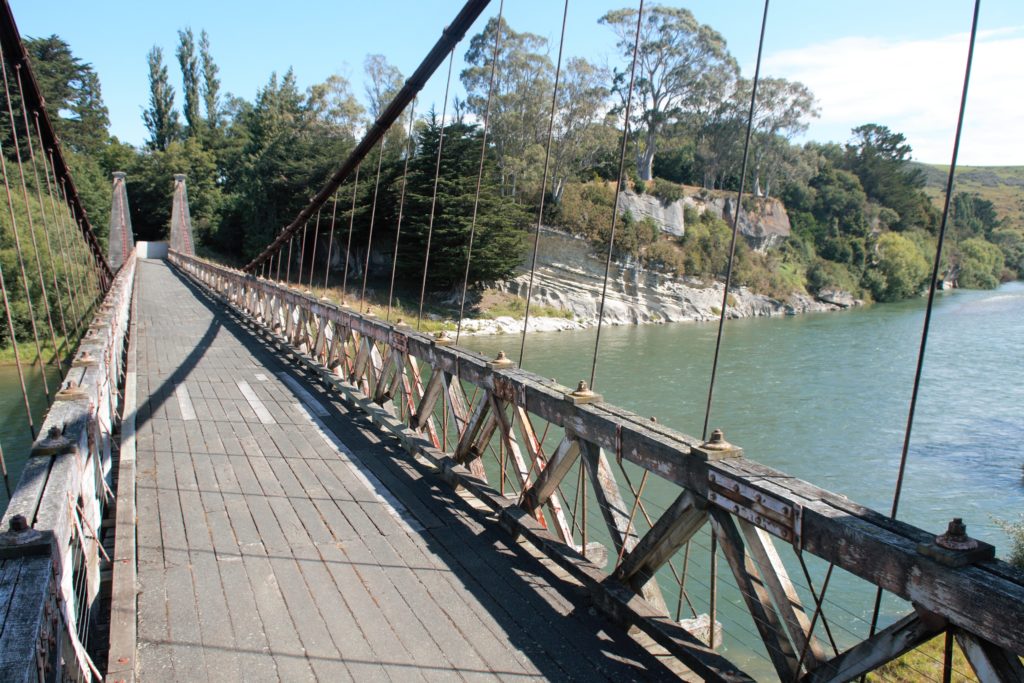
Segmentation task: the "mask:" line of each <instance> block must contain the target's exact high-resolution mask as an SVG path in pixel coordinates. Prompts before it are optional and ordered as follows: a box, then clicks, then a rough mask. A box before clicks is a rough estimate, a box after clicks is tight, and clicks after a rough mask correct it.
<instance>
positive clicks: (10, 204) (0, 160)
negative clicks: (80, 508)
mask: <svg viewBox="0 0 1024 683" xmlns="http://www.w3.org/2000/svg"><path fill="white" fill-rule="evenodd" d="M2 63H3V57H2V56H0V64H2ZM9 101H10V100H8V102H9ZM6 157H7V155H6V154H4V153H3V147H2V146H0V171H2V173H3V179H4V190H5V192H6V195H7V208H8V209H9V212H10V216H11V227H12V232H13V234H14V246H15V250H16V251H17V254H18V265H19V267H20V270H21V282H22V286H23V288H24V291H25V301H26V303H27V305H28V319H29V322H30V323H31V327H32V339H33V340H34V341H35V346H36V360H38V361H39V371H40V375H41V376H42V378H43V391H44V392H45V393H46V398H47V400H49V398H50V386H49V383H48V382H47V381H46V365H45V363H43V349H42V346H40V344H39V332H38V330H37V329H36V316H35V311H34V308H33V306H32V293H31V292H30V291H29V284H28V276H27V275H26V274H25V259H24V257H23V256H22V253H21V238H20V236H19V234H18V219H17V216H15V212H14V197H13V195H12V194H11V186H10V182H9V178H8V175H7V160H6ZM33 364H34V363H33Z"/></svg>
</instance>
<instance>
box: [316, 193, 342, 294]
mask: <svg viewBox="0 0 1024 683" xmlns="http://www.w3.org/2000/svg"><path fill="white" fill-rule="evenodd" d="M319 215H320V214H319V212H317V216H319ZM337 216H338V193H337V192H335V193H334V201H333V202H331V232H330V237H329V238H328V240H327V266H326V267H325V268H324V289H325V290H326V289H327V280H328V278H330V276H331V252H333V251H334V219H335V218H337Z"/></svg>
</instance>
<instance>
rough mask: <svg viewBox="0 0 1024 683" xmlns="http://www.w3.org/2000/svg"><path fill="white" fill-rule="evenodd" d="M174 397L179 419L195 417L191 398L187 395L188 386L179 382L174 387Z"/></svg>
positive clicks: (192, 418)
mask: <svg viewBox="0 0 1024 683" xmlns="http://www.w3.org/2000/svg"><path fill="white" fill-rule="evenodd" d="M174 397H175V398H176V399H178V409H179V410H181V419H182V420H194V419H196V409H195V407H194V406H193V405H192V398H191V397H190V396H189V395H188V387H186V386H185V385H184V384H179V385H177V386H176V387H174Z"/></svg>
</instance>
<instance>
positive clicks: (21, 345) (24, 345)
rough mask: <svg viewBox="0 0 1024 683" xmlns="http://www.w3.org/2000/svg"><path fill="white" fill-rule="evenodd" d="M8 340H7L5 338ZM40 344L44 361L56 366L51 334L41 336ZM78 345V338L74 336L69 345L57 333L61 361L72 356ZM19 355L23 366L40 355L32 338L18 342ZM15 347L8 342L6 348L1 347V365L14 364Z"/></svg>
mask: <svg viewBox="0 0 1024 683" xmlns="http://www.w3.org/2000/svg"><path fill="white" fill-rule="evenodd" d="M5 341H6V340H5ZM39 346H40V347H42V352H43V354H42V355H43V363H44V364H46V365H54V366H56V364H57V363H56V361H55V359H54V358H55V354H54V352H53V342H52V341H51V340H50V337H49V335H45V336H44V335H42V334H40V336H39ZM77 346H78V340H77V339H75V338H72V340H71V345H70V346H69V345H68V343H67V341H66V340H65V339H64V337H62V336H60V335H57V348H58V349H59V350H60V354H61V356H60V358H61V361H62V362H64V361H65V360H66V359H69V358H70V357H71V354H72V352H73V351H74V350H75V348H76V347H77ZM18 355H19V356H20V359H21V364H22V365H23V366H27V365H31V364H33V363H35V362H36V360H37V359H38V357H39V356H38V355H37V354H36V345H35V342H34V341H32V340H31V339H30V340H28V341H21V342H18ZM14 361H15V359H14V347H13V346H11V345H10V344H8V345H7V346H5V347H4V348H2V349H0V365H14Z"/></svg>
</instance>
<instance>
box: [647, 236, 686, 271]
mask: <svg viewBox="0 0 1024 683" xmlns="http://www.w3.org/2000/svg"><path fill="white" fill-rule="evenodd" d="M644 261H646V262H647V264H648V265H649V266H650V267H652V268H658V269H659V270H662V271H664V272H667V273H672V274H673V275H685V274H686V255H685V254H684V253H683V250H682V249H680V248H679V246H678V245H677V244H676V243H675V240H659V241H657V242H655V243H654V244H652V245H651V246H649V247H648V248H647V251H646V252H645V253H644Z"/></svg>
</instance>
